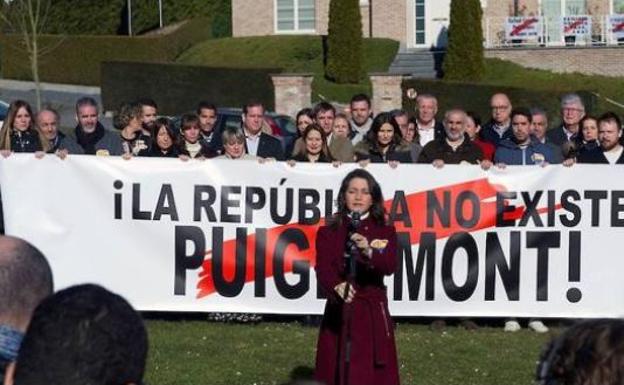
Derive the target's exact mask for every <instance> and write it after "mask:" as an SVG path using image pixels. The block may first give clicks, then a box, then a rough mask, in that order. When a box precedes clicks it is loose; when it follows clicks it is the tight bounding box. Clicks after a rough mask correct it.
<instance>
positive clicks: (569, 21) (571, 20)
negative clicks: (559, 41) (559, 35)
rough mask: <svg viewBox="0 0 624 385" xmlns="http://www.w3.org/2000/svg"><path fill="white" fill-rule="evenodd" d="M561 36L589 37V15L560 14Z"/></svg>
mask: <svg viewBox="0 0 624 385" xmlns="http://www.w3.org/2000/svg"><path fill="white" fill-rule="evenodd" d="M562 18H563V24H562V29H563V36H577V37H586V36H587V37H589V36H591V34H592V19H591V16H587V15H577V16H562Z"/></svg>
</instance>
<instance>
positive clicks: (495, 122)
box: [479, 93, 513, 147]
mask: <svg viewBox="0 0 624 385" xmlns="http://www.w3.org/2000/svg"><path fill="white" fill-rule="evenodd" d="M490 108H491V109H492V119H491V120H490V121H489V122H487V123H486V124H484V125H483V127H482V128H481V131H480V132H479V135H480V136H481V139H483V140H484V141H486V142H490V143H492V144H493V145H494V146H495V147H498V144H499V143H500V141H501V140H503V139H511V137H512V136H513V132H512V130H511V110H512V106H511V101H510V100H509V97H508V96H507V95H505V94H503V93H498V94H494V95H492V97H491V98H490Z"/></svg>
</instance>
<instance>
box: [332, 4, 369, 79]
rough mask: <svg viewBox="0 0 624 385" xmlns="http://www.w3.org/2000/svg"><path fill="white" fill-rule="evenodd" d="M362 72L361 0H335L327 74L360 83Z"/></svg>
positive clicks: (334, 77)
mask: <svg viewBox="0 0 624 385" xmlns="http://www.w3.org/2000/svg"><path fill="white" fill-rule="evenodd" d="M361 74H362V16H361V15H360V3H359V1H358V0H331V2H330V4H329V26H328V34H327V64H326V65H325V77H327V79H329V80H333V81H335V82H336V83H339V84H345V83H348V84H355V83H359V81H360V76H361Z"/></svg>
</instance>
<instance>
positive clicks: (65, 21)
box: [6, 0, 232, 37]
mask: <svg viewBox="0 0 624 385" xmlns="http://www.w3.org/2000/svg"><path fill="white" fill-rule="evenodd" d="M162 7H163V21H164V23H165V25H166V26H167V25H170V24H173V23H177V22H180V21H182V20H186V19H192V18H198V17H207V18H210V20H211V21H212V23H211V24H212V25H213V33H214V34H215V36H216V37H226V36H231V35H232V14H231V8H232V2H231V0H162ZM6 8H7V9H9V8H10V7H6ZM158 19H159V15H158V1H157V0H132V31H133V33H134V34H135V35H136V34H141V33H144V32H146V31H149V30H152V29H154V28H157V27H158ZM127 20H128V19H127V0H109V1H102V0H79V1H77V0H51V7H50V11H49V14H48V18H47V21H46V23H45V25H44V26H43V28H44V31H43V32H44V33H48V34H62V35H115V34H120V35H126V34H127V31H128V25H127V24H128V23H127Z"/></svg>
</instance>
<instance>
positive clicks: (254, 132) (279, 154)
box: [243, 102, 284, 160]
mask: <svg viewBox="0 0 624 385" xmlns="http://www.w3.org/2000/svg"><path fill="white" fill-rule="evenodd" d="M263 122H264V106H263V105H262V103H260V102H249V103H247V104H246V105H244V106H243V131H244V133H245V149H246V150H247V153H248V154H249V155H253V156H257V157H260V158H273V159H276V160H284V150H283V149H282V143H281V142H280V141H279V139H277V138H276V137H274V136H273V135H269V134H266V133H264V132H262V123H263Z"/></svg>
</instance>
